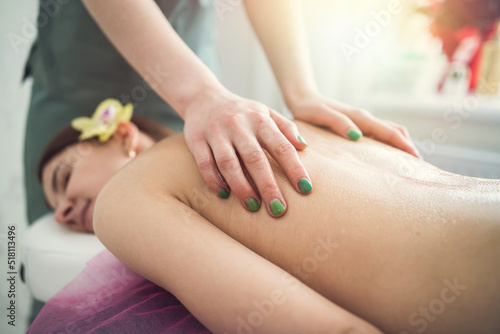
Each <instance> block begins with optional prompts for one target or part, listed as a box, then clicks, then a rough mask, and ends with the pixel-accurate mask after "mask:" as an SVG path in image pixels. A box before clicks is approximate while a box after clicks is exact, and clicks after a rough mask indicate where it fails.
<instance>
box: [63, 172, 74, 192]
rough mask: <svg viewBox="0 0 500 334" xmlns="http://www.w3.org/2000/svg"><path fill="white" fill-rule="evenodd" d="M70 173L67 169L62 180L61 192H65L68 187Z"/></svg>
mask: <svg viewBox="0 0 500 334" xmlns="http://www.w3.org/2000/svg"><path fill="white" fill-rule="evenodd" d="M71 171H72V170H71V169H68V170H67V171H66V173H65V174H64V176H63V178H62V180H63V185H62V186H63V190H66V188H67V187H68V183H69V179H70V178H71Z"/></svg>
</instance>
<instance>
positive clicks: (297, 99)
mask: <svg viewBox="0 0 500 334" xmlns="http://www.w3.org/2000/svg"><path fill="white" fill-rule="evenodd" d="M320 95H321V94H320V93H319V91H318V89H317V88H316V87H311V86H309V87H289V88H287V89H286V90H283V98H284V100H285V103H286V106H287V107H288V109H289V110H290V111H291V112H292V113H293V111H294V109H295V108H296V107H297V106H298V105H299V104H300V103H302V102H303V101H305V100H308V99H311V98H315V97H318V96H320Z"/></svg>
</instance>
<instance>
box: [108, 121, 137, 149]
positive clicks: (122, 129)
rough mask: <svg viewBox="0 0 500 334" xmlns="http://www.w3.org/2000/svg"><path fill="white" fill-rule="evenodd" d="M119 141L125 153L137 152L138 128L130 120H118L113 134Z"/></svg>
mask: <svg viewBox="0 0 500 334" xmlns="http://www.w3.org/2000/svg"><path fill="white" fill-rule="evenodd" d="M113 136H114V137H116V139H118V140H119V141H120V144H121V146H122V148H123V151H124V152H125V154H128V153H129V152H131V151H133V152H137V148H138V147H139V129H138V128H137V126H136V125H135V124H134V123H132V122H120V123H118V126H117V128H116V131H115V133H114V135H113Z"/></svg>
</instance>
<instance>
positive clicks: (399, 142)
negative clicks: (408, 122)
mask: <svg viewBox="0 0 500 334" xmlns="http://www.w3.org/2000/svg"><path fill="white" fill-rule="evenodd" d="M365 132H366V133H370V134H372V135H373V136H374V137H375V138H376V139H377V140H379V141H382V142H384V143H386V144H389V145H391V146H394V147H396V148H399V149H400V150H402V151H405V152H407V153H409V154H411V155H413V156H415V157H417V158H419V154H418V151H417V150H416V148H415V147H414V146H413V144H412V143H411V141H410V140H409V139H408V138H406V136H405V135H404V134H403V133H401V131H400V130H398V129H397V128H395V127H393V126H390V125H388V124H386V123H384V122H383V121H381V120H379V119H376V118H374V119H373V120H372V122H371V126H370V129H369V130H365Z"/></svg>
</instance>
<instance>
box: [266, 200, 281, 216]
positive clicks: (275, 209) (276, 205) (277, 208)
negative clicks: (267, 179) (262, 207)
mask: <svg viewBox="0 0 500 334" xmlns="http://www.w3.org/2000/svg"><path fill="white" fill-rule="evenodd" d="M269 206H270V207H271V212H272V214H273V215H275V216H277V215H280V214H281V213H283V212H284V211H285V206H284V205H283V203H281V201H280V200H279V199H277V198H276V199H273V200H272V201H271V203H269Z"/></svg>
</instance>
